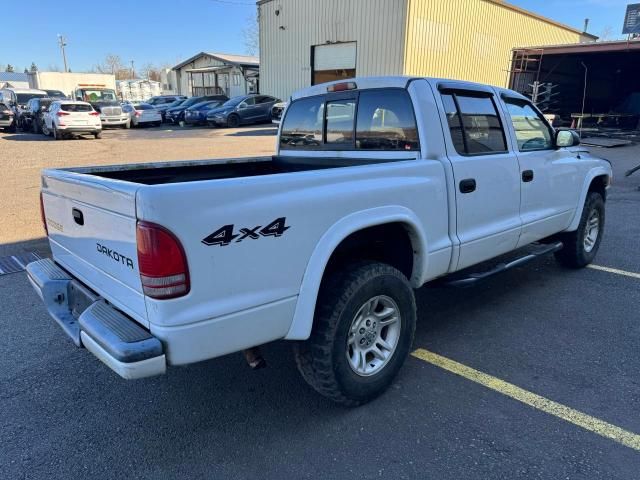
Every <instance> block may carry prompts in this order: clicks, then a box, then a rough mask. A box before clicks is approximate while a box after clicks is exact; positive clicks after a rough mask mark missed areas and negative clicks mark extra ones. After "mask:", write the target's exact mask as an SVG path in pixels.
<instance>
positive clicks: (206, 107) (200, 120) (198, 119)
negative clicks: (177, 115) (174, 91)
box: [184, 100, 224, 125]
mask: <svg viewBox="0 0 640 480" xmlns="http://www.w3.org/2000/svg"><path fill="white" fill-rule="evenodd" d="M223 103H224V101H223V100H209V101H208V102H201V103H196V104H195V105H192V106H191V107H189V108H187V109H186V110H185V111H184V123H186V124H187V125H205V124H206V123H207V114H208V113H209V112H210V111H211V110H213V109H214V108H218V107H219V106H220V105H222V104H223Z"/></svg>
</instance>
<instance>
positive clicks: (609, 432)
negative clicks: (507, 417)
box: [411, 348, 640, 451]
mask: <svg viewBox="0 0 640 480" xmlns="http://www.w3.org/2000/svg"><path fill="white" fill-rule="evenodd" d="M411 355H413V356H414V357H416V358H419V359H420V360H423V361H425V362H427V363H430V364H432V365H435V366H436V367H440V368H442V369H444V370H447V371H449V372H451V373H455V374H456V375H460V376H461V377H464V378H466V379H467V380H471V381H472V382H476V383H479V384H480V385H483V386H485V387H487V388H490V389H492V390H495V391H496V392H499V393H502V394H503V395H506V396H507V397H511V398H513V399H514V400H518V401H519V402H522V403H524V404H526V405H529V406H531V407H533V408H537V409H538V410H541V411H543V412H545V413H548V414H550V415H554V416H556V417H558V418H561V419H562V420H565V421H567V422H569V423H573V424H574V425H577V426H579V427H582V428H584V429H585V430H589V431H590V432H593V433H597V434H598V435H601V436H603V437H605V438H609V439H611V440H613V441H615V442H618V443H621V444H622V445H625V446H627V447H629V448H633V449H634V450H638V451H640V435H637V434H635V433H632V432H628V431H626V430H623V429H622V428H620V427H616V426H615V425H612V424H610V423H607V422H605V421H603V420H600V419H597V418H595V417H592V416H590V415H587V414H585V413H582V412H579V411H577V410H574V409H573V408H569V407H567V406H565V405H562V404H560V403H557V402H554V401H553V400H549V399H547V398H545V397H541V396H540V395H537V394H535V393H532V392H529V391H527V390H524V389H522V388H520V387H517V386H515V385H513V384H511V383H508V382H505V381H503V380H500V379H499V378H496V377H492V376H491V375H487V374H486V373H482V372H480V371H478V370H475V369H473V368H471V367H467V366H466V365H463V364H461V363H458V362H455V361H453V360H450V359H448V358H446V357H443V356H441V355H438V354H437V353H433V352H430V351H428V350H424V349H422V348H419V349H418V350H416V351H415V352H413V353H412V354H411Z"/></svg>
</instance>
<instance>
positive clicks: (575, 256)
mask: <svg viewBox="0 0 640 480" xmlns="http://www.w3.org/2000/svg"><path fill="white" fill-rule="evenodd" d="M604 218H605V209H604V199H603V198H602V195H601V194H599V193H598V192H589V193H588V194H587V199H586V200H585V202H584V209H583V210H582V217H580V223H579V224H578V229H577V230H576V231H575V232H566V233H563V234H561V235H560V240H561V241H562V243H563V244H564V247H563V248H562V250H560V251H558V252H556V254H555V256H556V259H557V260H558V262H560V263H561V264H562V265H564V266H565V267H569V268H582V267H586V266H587V265H589V264H590V263H591V262H593V259H594V258H595V256H596V253H597V252H598V248H599V247H600V241H601V240H602V234H603V233H604Z"/></svg>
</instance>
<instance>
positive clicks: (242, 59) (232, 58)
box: [172, 52, 260, 70]
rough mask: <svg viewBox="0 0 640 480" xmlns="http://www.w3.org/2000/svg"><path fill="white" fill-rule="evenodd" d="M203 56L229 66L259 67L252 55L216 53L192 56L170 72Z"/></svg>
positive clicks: (256, 58) (256, 59)
mask: <svg viewBox="0 0 640 480" xmlns="http://www.w3.org/2000/svg"><path fill="white" fill-rule="evenodd" d="M204 55H208V56H209V57H213V58H215V59H216V60H220V61H221V62H224V63H229V64H231V65H241V66H249V67H258V66H259V65H260V59H259V58H258V57H255V56H253V55H236V54H233V53H216V52H200V53H198V54H196V55H194V56H193V57H191V58H188V59H186V60H185V61H184V62H181V63H179V64H178V65H176V66H175V67H173V69H172V70H178V69H179V68H182V67H184V66H185V65H188V64H189V63H191V62H193V61H195V60H196V59H197V58H200V57H202V56H204Z"/></svg>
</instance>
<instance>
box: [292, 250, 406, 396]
mask: <svg viewBox="0 0 640 480" xmlns="http://www.w3.org/2000/svg"><path fill="white" fill-rule="evenodd" d="M328 275H329V277H328V278H326V279H325V280H324V281H323V285H322V288H321V291H320V294H319V295H318V301H317V305H316V312H315V316H314V321H313V323H314V325H313V330H312V332H311V336H310V337H309V339H308V340H306V341H304V342H298V343H296V344H295V345H294V354H295V357H296V363H297V365H298V369H299V370H300V373H301V374H302V376H303V378H304V379H305V380H306V381H307V383H308V384H309V385H311V386H312V387H313V388H314V389H315V390H316V391H318V392H319V393H320V394H322V395H324V396H325V397H328V398H330V399H331V400H333V401H334V402H337V403H340V404H343V405H347V406H357V405H361V404H363V403H366V402H368V401H370V400H372V399H373V398H375V397H377V396H378V395H380V394H381V393H382V392H384V391H385V390H386V388H387V387H388V386H389V385H390V384H391V382H392V381H393V379H394V377H395V376H396V374H397V373H398V371H399V370H400V367H401V366H402V364H403V363H404V361H405V359H406V357H407V354H408V353H409V350H410V348H411V344H412V343H413V335H414V332H415V325H416V304H415V298H414V294H413V289H412V288H411V285H410V284H409V282H408V281H407V279H406V278H405V276H404V275H403V274H402V273H401V272H400V271H398V270H397V269H395V268H394V267H392V266H390V265H386V264H383V263H377V262H362V263H357V264H353V265H351V266H349V267H347V268H346V269H344V270H343V271H340V272H335V273H333V274H328Z"/></svg>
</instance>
